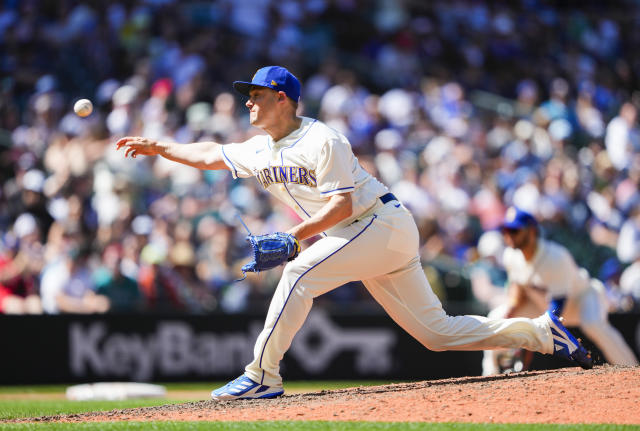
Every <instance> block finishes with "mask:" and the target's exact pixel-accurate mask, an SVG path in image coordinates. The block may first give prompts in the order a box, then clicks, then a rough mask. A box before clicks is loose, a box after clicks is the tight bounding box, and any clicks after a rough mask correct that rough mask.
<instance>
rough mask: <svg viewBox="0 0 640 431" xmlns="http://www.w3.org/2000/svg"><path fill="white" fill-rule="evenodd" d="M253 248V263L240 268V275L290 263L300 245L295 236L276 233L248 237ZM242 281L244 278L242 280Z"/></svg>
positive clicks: (296, 254) (298, 251)
mask: <svg viewBox="0 0 640 431" xmlns="http://www.w3.org/2000/svg"><path fill="white" fill-rule="evenodd" d="M247 241H248V242H249V243H250V244H251V247H252V248H253V261H251V262H249V263H247V264H246V265H244V266H243V267H242V274H243V275H244V276H245V277H246V273H247V272H260V271H265V270H267V269H271V268H275V267H276V266H278V265H281V264H283V263H284V262H288V261H291V260H293V259H295V258H296V257H297V256H298V253H300V243H299V242H298V240H297V239H296V237H295V236H293V235H291V234H288V233H284V232H276V233H270V234H267V235H248V236H247ZM242 279H243V280H244V278H242Z"/></svg>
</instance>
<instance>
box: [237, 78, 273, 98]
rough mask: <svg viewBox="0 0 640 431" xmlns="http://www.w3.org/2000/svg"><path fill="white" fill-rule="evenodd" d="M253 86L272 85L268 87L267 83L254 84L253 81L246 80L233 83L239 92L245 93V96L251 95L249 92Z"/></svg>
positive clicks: (263, 86)
mask: <svg viewBox="0 0 640 431" xmlns="http://www.w3.org/2000/svg"><path fill="white" fill-rule="evenodd" d="M252 87H262V88H271V87H267V86H266V85H258V84H252V83H251V82H245V81H234V83H233V88H234V89H235V90H236V91H237V92H238V93H240V94H244V95H245V96H249V92H250V91H251V88H252Z"/></svg>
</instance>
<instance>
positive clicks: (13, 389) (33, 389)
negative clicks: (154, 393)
mask: <svg viewBox="0 0 640 431" xmlns="http://www.w3.org/2000/svg"><path fill="white" fill-rule="evenodd" d="M225 383H227V382H197V383H158V384H160V385H162V386H164V387H166V388H167V390H168V391H199V390H202V391H204V392H205V393H209V392H211V390H212V389H215V388H217V387H219V386H222V385H224V384H225ZM389 383H399V382H397V381H396V382H391V381H387V380H384V381H383V380H366V381H361V380H358V381H355V380H337V381H327V382H323V381H295V382H285V384H284V388H285V390H306V391H310V392H311V391H319V390H322V389H327V390H329V389H342V388H351V387H354V386H376V385H386V384H389ZM67 386H69V385H38V386H0V394H37V393H40V394H55V393H61V394H63V393H64V391H65V390H66V389H67Z"/></svg>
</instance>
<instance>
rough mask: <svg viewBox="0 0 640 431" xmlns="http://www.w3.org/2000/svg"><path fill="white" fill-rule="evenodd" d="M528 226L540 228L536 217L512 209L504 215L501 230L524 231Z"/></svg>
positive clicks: (517, 209)
mask: <svg viewBox="0 0 640 431" xmlns="http://www.w3.org/2000/svg"><path fill="white" fill-rule="evenodd" d="M527 226H538V222H537V221H536V219H535V217H533V216H532V215H531V214H529V213H528V212H526V211H523V210H521V209H519V208H516V207H510V208H509V209H508V210H507V212H506V213H505V215H504V220H503V221H502V224H500V229H522V228H523V227H527Z"/></svg>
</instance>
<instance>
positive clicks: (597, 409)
mask: <svg viewBox="0 0 640 431" xmlns="http://www.w3.org/2000/svg"><path fill="white" fill-rule="evenodd" d="M120 420H135V421H147V420H178V421H186V420H203V421H204V420H206V421H246V420H256V421H257V420H330V421H402V422H405V421H409V422H414V421H421V422H511V423H515V422H519V423H523V422H525V423H531V422H541V423H613V424H640V368H638V367H633V368H629V367H612V366H602V367H596V368H594V369H593V370H590V371H583V370H581V369H579V368H565V369H560V370H549V371H534V372H523V373H517V374H511V375H501V376H494V377H465V378H456V379H446V380H435V381H424V382H417V383H402V384H393V385H385V386H369V387H358V388H351V389H342V390H333V391H321V392H313V393H307V394H297V395H285V396H283V397H281V398H278V399H274V400H242V401H226V402H214V401H201V402H195V403H187V404H177V405H169V406H161V407H148V408H139V409H128V410H113V411H111V412H106V413H105V412H94V413H87V414H79V415H68V416H53V417H46V418H37V419H30V420H29V421H38V422H39V421H64V422H84V421H120Z"/></svg>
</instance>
